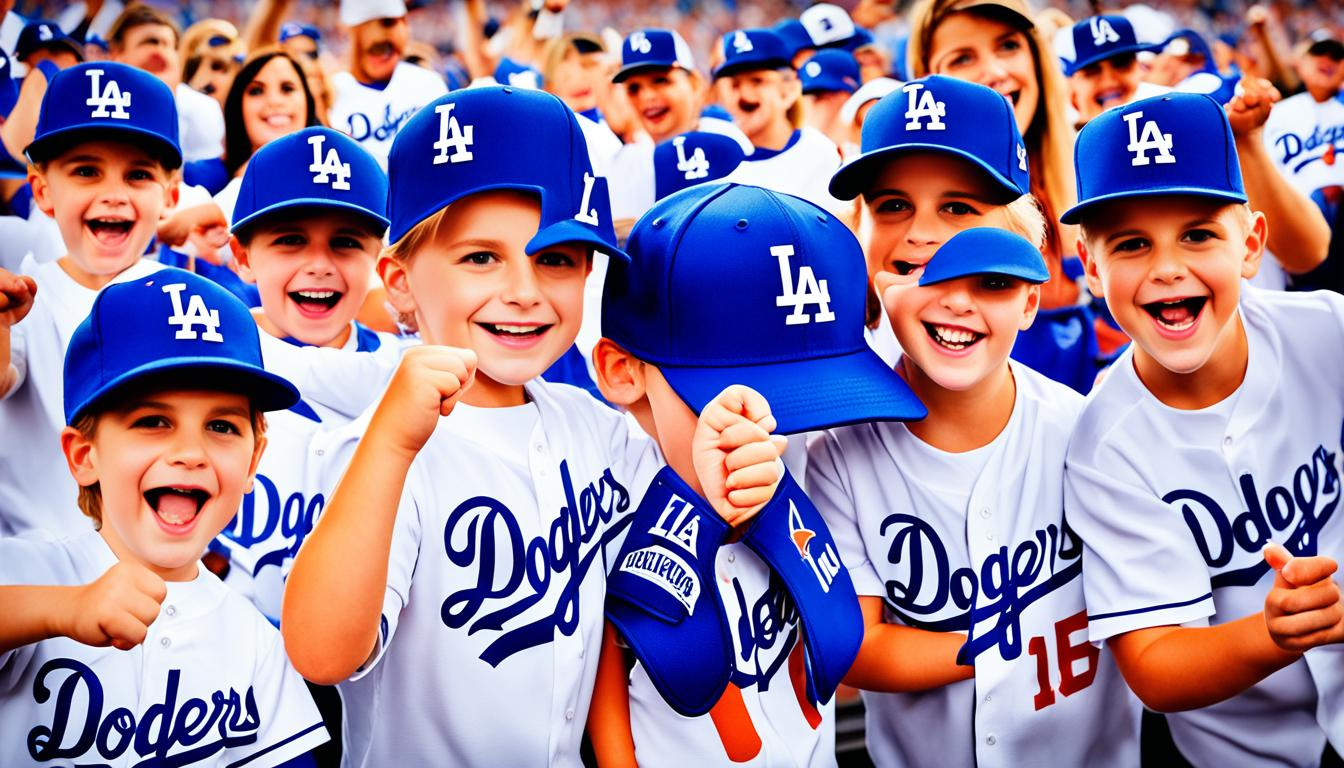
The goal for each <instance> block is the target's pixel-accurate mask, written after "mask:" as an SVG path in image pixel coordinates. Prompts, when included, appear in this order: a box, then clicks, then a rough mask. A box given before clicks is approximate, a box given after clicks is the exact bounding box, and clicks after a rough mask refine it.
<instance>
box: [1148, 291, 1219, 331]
mask: <svg viewBox="0 0 1344 768" xmlns="http://www.w3.org/2000/svg"><path fill="white" fill-rule="evenodd" d="M1208 302H1209V297H1208V296H1191V297H1189V298H1185V299H1172V300H1170V301H1153V302H1149V303H1147V304H1144V305H1143V309H1144V311H1146V312H1147V313H1148V314H1150V315H1152V316H1153V319H1154V320H1156V321H1157V322H1158V325H1160V326H1162V327H1163V328H1166V329H1168V330H1171V331H1184V330H1188V329H1189V328H1191V327H1192V326H1194V324H1195V322H1196V321H1197V320H1199V313H1200V312H1202V311H1203V310H1204V305H1205V304H1207V303H1208Z"/></svg>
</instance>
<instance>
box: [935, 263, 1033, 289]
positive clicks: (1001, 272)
mask: <svg viewBox="0 0 1344 768" xmlns="http://www.w3.org/2000/svg"><path fill="white" fill-rule="evenodd" d="M976 275H998V276H1000V277H1011V278H1013V279H1014V280H1021V281H1022V282H1024V283H1034V284H1037V285H1039V284H1041V283H1044V282H1046V281H1047V280H1049V279H1050V271H1049V270H1048V269H1046V267H1045V262H1044V261H1042V262H1041V264H1040V267H1039V268H1038V269H1031V268H1029V267H1026V266H1024V265H1022V264H1009V263H998V264H980V265H979V266H973V267H970V268H966V269H957V267H955V266H954V267H951V268H949V269H948V270H947V271H946V272H942V271H938V272H933V273H932V274H931V273H930V272H929V270H928V269H927V268H926V269H925V270H924V273H923V274H922V275H920V276H919V284H920V285H921V286H924V285H937V284H939V283H945V282H947V281H949V280H959V279H961V278H963V277H973V276H976Z"/></svg>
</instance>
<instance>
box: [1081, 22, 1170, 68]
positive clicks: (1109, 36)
mask: <svg viewBox="0 0 1344 768" xmlns="http://www.w3.org/2000/svg"><path fill="white" fill-rule="evenodd" d="M1066 41H1071V42H1072V43H1073V56H1071V57H1070V56H1068V55H1067V54H1068V53H1069V51H1067V50H1065V51H1062V52H1061V53H1060V57H1059V59H1060V62H1061V63H1062V64H1063V65H1064V74H1065V75H1072V74H1073V73H1075V72H1077V71H1078V70H1080V69H1082V68H1084V67H1087V66H1089V65H1091V64H1095V63H1097V62H1098V61H1101V60H1103V59H1109V58H1111V57H1112V56H1119V55H1120V54H1122V53H1138V52H1140V51H1153V50H1157V49H1159V48H1161V46H1160V45H1149V44H1146V43H1140V42H1139V40H1138V37H1137V36H1136V35H1135V33H1134V25H1133V24H1131V23H1129V19H1127V18H1125V17H1124V16H1121V15H1120V14H1105V15H1102V16H1092V17H1091V18H1087V19H1083V20H1082V21H1080V22H1078V23H1077V24H1074V25H1073V30H1072V34H1071V35H1070V37H1068V38H1066Z"/></svg>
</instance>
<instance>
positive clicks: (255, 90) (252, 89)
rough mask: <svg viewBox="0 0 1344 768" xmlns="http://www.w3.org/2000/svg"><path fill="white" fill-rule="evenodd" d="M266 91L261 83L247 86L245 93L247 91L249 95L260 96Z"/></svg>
mask: <svg viewBox="0 0 1344 768" xmlns="http://www.w3.org/2000/svg"><path fill="white" fill-rule="evenodd" d="M265 92H266V89H265V88H263V87H261V86H260V85H255V84H254V85H249V86H247V90H246V91H244V92H243V93H246V94H247V95H248V96H260V95H262V94H263V93H265Z"/></svg>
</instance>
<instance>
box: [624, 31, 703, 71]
mask: <svg viewBox="0 0 1344 768" xmlns="http://www.w3.org/2000/svg"><path fill="white" fill-rule="evenodd" d="M668 67H680V68H681V69H684V70H686V71H687V72H693V71H695V57H694V56H692V55H691V47H690V46H688V45H686V41H685V40H683V39H682V38H681V35H679V34H677V33H676V32H675V31H673V30H670V29H641V30H639V31H638V32H633V33H631V34H630V36H629V37H627V38H625V42H623V43H621V68H620V70H618V71H617V72H616V74H615V75H614V76H612V78H611V81H612V82H613V83H620V82H624V81H625V79H626V78H627V77H630V76H631V75H633V74H635V73H636V72H640V71H642V70H645V69H667V68H668Z"/></svg>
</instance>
